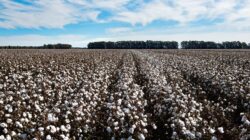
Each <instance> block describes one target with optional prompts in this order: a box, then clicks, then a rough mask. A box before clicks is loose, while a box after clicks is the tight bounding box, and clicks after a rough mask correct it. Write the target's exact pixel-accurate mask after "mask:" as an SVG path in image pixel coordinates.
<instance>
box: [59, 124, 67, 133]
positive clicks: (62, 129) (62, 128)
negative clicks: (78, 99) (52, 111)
mask: <svg viewBox="0 0 250 140" xmlns="http://www.w3.org/2000/svg"><path fill="white" fill-rule="evenodd" d="M60 129H61V131H63V132H68V129H67V128H66V127H65V126H64V125H61V127H60Z"/></svg>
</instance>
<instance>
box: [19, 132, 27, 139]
mask: <svg viewBox="0 0 250 140" xmlns="http://www.w3.org/2000/svg"><path fill="white" fill-rule="evenodd" d="M19 134H20V133H18V135H19ZM19 136H20V137H21V138H22V139H27V134H25V133H23V134H20V135H19Z"/></svg>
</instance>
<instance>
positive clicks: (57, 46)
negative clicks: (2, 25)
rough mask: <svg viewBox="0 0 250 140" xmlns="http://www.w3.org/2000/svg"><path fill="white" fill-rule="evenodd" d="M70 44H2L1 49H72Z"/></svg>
mask: <svg viewBox="0 0 250 140" xmlns="http://www.w3.org/2000/svg"><path fill="white" fill-rule="evenodd" d="M71 48H72V46H71V45H70V44H61V43H58V44H44V45H43V46H0V49H71Z"/></svg>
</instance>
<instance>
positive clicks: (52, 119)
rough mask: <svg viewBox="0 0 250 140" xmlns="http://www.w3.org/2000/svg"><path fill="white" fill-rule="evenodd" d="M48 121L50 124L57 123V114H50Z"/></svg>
mask: <svg viewBox="0 0 250 140" xmlns="http://www.w3.org/2000/svg"><path fill="white" fill-rule="evenodd" d="M48 121H50V122H55V121H57V117H55V114H53V113H49V114H48Z"/></svg>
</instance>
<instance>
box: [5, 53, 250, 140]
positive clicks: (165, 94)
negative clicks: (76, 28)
mask: <svg viewBox="0 0 250 140" xmlns="http://www.w3.org/2000/svg"><path fill="white" fill-rule="evenodd" d="M249 138H250V51H249V50H216V51H215V50H94V49H93V50H25V49H23V50H4V49H3V50H0V139H7V140H10V139H33V140H38V139H47V140H52V139H65V140H66V139H130V140H132V139H139V140H144V139H213V140H216V139H243V140H244V139H249Z"/></svg>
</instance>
